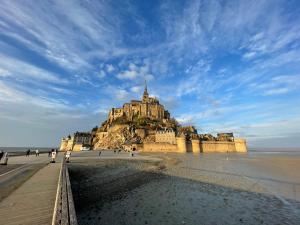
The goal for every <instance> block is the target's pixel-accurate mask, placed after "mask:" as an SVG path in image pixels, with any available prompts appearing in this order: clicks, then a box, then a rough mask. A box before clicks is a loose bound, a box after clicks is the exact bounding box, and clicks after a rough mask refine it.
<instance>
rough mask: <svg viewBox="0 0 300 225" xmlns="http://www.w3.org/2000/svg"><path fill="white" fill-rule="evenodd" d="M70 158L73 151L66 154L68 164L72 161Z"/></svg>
mask: <svg viewBox="0 0 300 225" xmlns="http://www.w3.org/2000/svg"><path fill="white" fill-rule="evenodd" d="M70 156H71V151H69V150H68V151H67V152H66V162H67V163H68V162H69V160H70Z"/></svg>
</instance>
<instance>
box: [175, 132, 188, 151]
mask: <svg viewBox="0 0 300 225" xmlns="http://www.w3.org/2000/svg"><path fill="white" fill-rule="evenodd" d="M176 142H177V150H178V152H179V153H186V152H187V148H186V140H185V136H184V135H181V136H180V137H176Z"/></svg>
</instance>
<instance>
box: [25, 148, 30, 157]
mask: <svg viewBox="0 0 300 225" xmlns="http://www.w3.org/2000/svg"><path fill="white" fill-rule="evenodd" d="M29 155H30V149H28V150H27V151H26V157H29Z"/></svg>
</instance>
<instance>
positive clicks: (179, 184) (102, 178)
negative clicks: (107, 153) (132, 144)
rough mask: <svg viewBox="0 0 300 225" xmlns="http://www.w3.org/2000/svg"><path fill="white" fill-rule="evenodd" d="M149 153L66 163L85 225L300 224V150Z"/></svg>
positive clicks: (79, 213)
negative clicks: (283, 153) (260, 153)
mask: <svg viewBox="0 0 300 225" xmlns="http://www.w3.org/2000/svg"><path fill="white" fill-rule="evenodd" d="M145 156H149V157H151V156H155V157H156V158H160V159H161V160H153V161H152V160H151V158H149V160H143V159H141V160H138V159H135V160H131V159H129V158H128V159H126V158H123V159H112V158H108V159H105V158H103V159H99V158H98V159H93V158H92V157H87V158H84V157H78V158H76V159H74V160H73V161H72V163H70V164H69V171H70V177H71V185H72V190H73V197H74V201H75V208H76V213H77V218H78V223H79V224H80V225H83V224H110V225H112V224H128V225H135V224H136V225H140V224H170V225H171V224H172V225H173V224H207V225H210V224H249V225H250V224H251V225H253V224H295V225H296V224H300V201H299V198H300V195H299V194H300V192H299V188H300V184H299V182H300V180H297V179H298V176H299V175H298V173H297V172H296V171H299V170H298V169H299V165H300V164H299V162H300V158H299V157H282V156H253V155H252V156H251V155H234V154H229V155H228V154H212V155H202V156H200V157H199V156H194V155H192V154H186V155H177V154H149V155H147V154H145ZM291 169H293V171H294V172H292V171H291ZM289 171H290V172H289Z"/></svg>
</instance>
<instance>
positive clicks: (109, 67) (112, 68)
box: [106, 64, 115, 73]
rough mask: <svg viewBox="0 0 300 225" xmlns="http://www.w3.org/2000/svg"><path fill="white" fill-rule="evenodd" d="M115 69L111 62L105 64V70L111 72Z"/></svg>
mask: <svg viewBox="0 0 300 225" xmlns="http://www.w3.org/2000/svg"><path fill="white" fill-rule="evenodd" d="M114 70H115V68H114V66H113V65H112V64H108V65H106V71H107V72H109V73H111V72H113V71H114Z"/></svg>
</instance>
